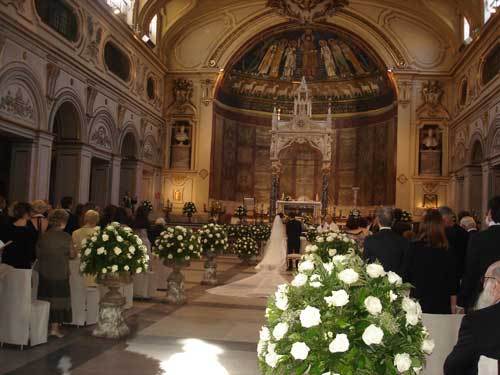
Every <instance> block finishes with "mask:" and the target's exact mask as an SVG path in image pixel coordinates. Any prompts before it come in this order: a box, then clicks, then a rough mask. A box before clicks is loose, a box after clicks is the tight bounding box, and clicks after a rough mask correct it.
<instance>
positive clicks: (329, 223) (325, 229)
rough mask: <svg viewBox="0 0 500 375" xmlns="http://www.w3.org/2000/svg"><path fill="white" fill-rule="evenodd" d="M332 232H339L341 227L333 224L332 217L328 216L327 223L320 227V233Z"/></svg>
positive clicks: (326, 217)
mask: <svg viewBox="0 0 500 375" xmlns="http://www.w3.org/2000/svg"><path fill="white" fill-rule="evenodd" d="M330 231H335V232H338V231H339V227H338V225H337V224H335V223H334V222H333V218H332V215H326V216H325V221H324V222H323V224H321V225H320V226H319V227H318V233H323V232H330Z"/></svg>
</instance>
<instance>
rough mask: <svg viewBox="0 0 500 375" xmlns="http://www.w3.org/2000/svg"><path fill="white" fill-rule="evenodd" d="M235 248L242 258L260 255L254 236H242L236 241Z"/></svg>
mask: <svg viewBox="0 0 500 375" xmlns="http://www.w3.org/2000/svg"><path fill="white" fill-rule="evenodd" d="M233 250H234V252H235V254H236V255H238V257H240V259H243V260H248V259H250V258H251V257H252V256H254V255H258V253H259V246H258V245H257V241H255V240H254V239H253V238H252V237H240V238H237V239H236V241H234V244H233Z"/></svg>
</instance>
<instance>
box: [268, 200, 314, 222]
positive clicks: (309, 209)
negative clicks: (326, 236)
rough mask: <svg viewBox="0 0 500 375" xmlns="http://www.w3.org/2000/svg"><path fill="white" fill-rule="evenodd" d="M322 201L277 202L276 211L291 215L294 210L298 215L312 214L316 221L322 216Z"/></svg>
mask: <svg viewBox="0 0 500 375" xmlns="http://www.w3.org/2000/svg"><path fill="white" fill-rule="evenodd" d="M321 207H322V205H321V202H316V201H290V200H289V201H285V200H279V201H277V202H276V212H277V213H282V214H285V215H289V214H290V213H291V212H294V213H295V214H296V215H297V216H302V215H307V216H311V217H312V218H313V219H314V221H316V219H318V218H319V217H321Z"/></svg>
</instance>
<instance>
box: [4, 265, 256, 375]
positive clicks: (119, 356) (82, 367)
mask: <svg viewBox="0 0 500 375" xmlns="http://www.w3.org/2000/svg"><path fill="white" fill-rule="evenodd" d="M219 269H220V270H221V272H220V274H219V278H220V280H222V281H224V282H227V281H229V280H231V281H233V280H235V279H239V278H242V277H245V276H248V275H249V274H251V273H252V272H253V270H252V269H251V268H244V267H242V266H240V265H239V262H238V261H236V260H235V259H231V258H222V259H221V260H220V267H219ZM201 275H202V263H201V262H193V265H192V266H191V267H190V269H189V270H188V272H186V277H187V283H186V287H187V289H188V296H189V302H188V304H186V305H184V306H181V307H176V306H170V305H165V304H162V303H158V302H142V301H134V308H133V309H132V310H130V311H128V312H127V322H128V323H129V325H130V326H131V328H132V330H133V332H134V333H133V335H132V336H131V337H129V338H128V339H127V340H119V341H108V340H103V339H96V338H93V337H91V336H90V333H89V332H90V330H91V328H80V329H77V328H69V329H68V335H67V336H66V337H65V338H64V339H62V340H56V339H50V341H49V343H48V344H46V345H41V346H39V347H35V348H28V349H25V350H24V351H22V352H21V351H19V349H18V348H16V347H9V346H8V347H4V348H3V349H0V374H15V375H20V374H26V375H28V374H37V375H45V374H47V375H48V374H50V375H53V374H63V373H65V372H64V371H63V370H64V369H65V368H69V371H68V372H66V373H65V374H72V375H90V374H94V375H100V374H103V375H104V374H106V375H114V374H120V375H121V374H132V375H136V374H137V375H157V374H158V375H161V374H168V375H176V374H191V373H203V374H207V375H223V374H231V375H233V374H234V375H240V374H241V375H254V374H259V370H258V363H257V357H256V346H257V341H258V332H259V329H260V327H261V326H262V324H263V322H264V310H265V303H266V301H265V300H264V299H251V298H233V297H222V296H214V295H210V294H207V293H206V292H205V290H206V289H207V288H208V287H204V286H201V285H200V284H199V280H200V279H201ZM162 294H164V292H159V296H161V295H162Z"/></svg>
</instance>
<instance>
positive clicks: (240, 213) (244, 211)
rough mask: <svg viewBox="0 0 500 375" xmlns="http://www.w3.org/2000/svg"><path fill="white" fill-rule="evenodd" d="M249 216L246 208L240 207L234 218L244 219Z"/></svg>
mask: <svg viewBox="0 0 500 375" xmlns="http://www.w3.org/2000/svg"><path fill="white" fill-rule="evenodd" d="M247 214H248V210H247V208H246V207H245V206H238V207H237V208H236V210H234V216H236V217H237V218H239V219H243V218H244V217H246V216H247Z"/></svg>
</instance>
